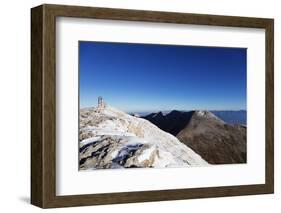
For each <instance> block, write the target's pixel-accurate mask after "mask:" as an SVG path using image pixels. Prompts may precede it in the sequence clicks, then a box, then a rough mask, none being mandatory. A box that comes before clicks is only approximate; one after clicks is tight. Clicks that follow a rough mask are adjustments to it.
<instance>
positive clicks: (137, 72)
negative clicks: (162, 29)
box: [79, 41, 247, 112]
mask: <svg viewBox="0 0 281 213" xmlns="http://www.w3.org/2000/svg"><path fill="white" fill-rule="evenodd" d="M246 58H247V50H246V49H245V48H222V47H198V46H176V45H156V44H129V43H111V42H86V41H80V42H79V79H80V80H79V81H80V82H79V84H80V88H79V89H80V107H81V108H84V107H91V106H96V105H97V97H98V96H102V97H103V99H104V101H105V102H106V103H108V104H109V105H111V106H113V107H116V108H118V109H120V110H123V111H126V112H153V111H154V112H155V111H165V110H166V111H168V110H173V109H177V110H193V109H205V110H242V109H246V64H247V61H246Z"/></svg>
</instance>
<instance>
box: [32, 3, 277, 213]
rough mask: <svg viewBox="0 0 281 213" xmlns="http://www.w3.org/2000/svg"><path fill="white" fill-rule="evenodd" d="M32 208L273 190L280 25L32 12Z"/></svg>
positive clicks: (48, 8) (83, 10)
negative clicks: (277, 30)
mask: <svg viewBox="0 0 281 213" xmlns="http://www.w3.org/2000/svg"><path fill="white" fill-rule="evenodd" d="M31 26H32V29H31V45H32V46H31V78H32V79H31V84H32V85H31V87H32V89H31V96H32V97H31V110H32V117H31V123H32V126H31V129H32V130H31V136H32V137H31V203H32V204H34V205H36V206H39V207H42V208H52V207H66V206H79V205H98V204H113V203H129V202H146V201H161V200H177V199H189V198H206V197H218V196H237V195H252V194H266V193H273V191H274V150H273V149H274V146H273V145H274V143H273V141H274V138H273V135H274V134H273V132H274V125H273V124H274V100H273V93H274V89H273V88H274V85H273V83H274V80H273V77H274V74H273V70H274V64H273V62H274V61H273V58H274V57H273V54H274V43H273V41H274V40H273V37H274V36H273V34H274V33H273V29H274V23H273V19H265V18H249V17H233V16H216V15H200V14H186V13H170V12H156V11H139V10H125V9H110V8H93V7H78V6H65V5H41V6H38V7H35V8H32V10H31Z"/></svg>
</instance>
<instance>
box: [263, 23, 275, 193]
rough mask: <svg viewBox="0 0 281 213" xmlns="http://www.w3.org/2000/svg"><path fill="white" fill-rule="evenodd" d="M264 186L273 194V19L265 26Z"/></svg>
mask: <svg viewBox="0 0 281 213" xmlns="http://www.w3.org/2000/svg"><path fill="white" fill-rule="evenodd" d="M265 34H266V138H265V140H266V185H267V190H268V192H269V193H274V19H270V20H268V24H267V26H266V33H265Z"/></svg>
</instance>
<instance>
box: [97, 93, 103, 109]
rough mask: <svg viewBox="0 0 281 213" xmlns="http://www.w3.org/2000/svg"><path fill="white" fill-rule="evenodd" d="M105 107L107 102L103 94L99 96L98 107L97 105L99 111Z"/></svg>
mask: <svg viewBox="0 0 281 213" xmlns="http://www.w3.org/2000/svg"><path fill="white" fill-rule="evenodd" d="M104 108H105V103H104V101H103V98H102V97H101V96H99V97H98V107H97V111H98V112H100V111H101V110H103V109H104Z"/></svg>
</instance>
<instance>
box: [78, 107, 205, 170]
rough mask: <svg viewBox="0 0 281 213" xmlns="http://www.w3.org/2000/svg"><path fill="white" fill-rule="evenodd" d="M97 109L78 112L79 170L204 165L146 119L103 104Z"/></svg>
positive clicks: (198, 157) (180, 144) (199, 158)
mask: <svg viewBox="0 0 281 213" xmlns="http://www.w3.org/2000/svg"><path fill="white" fill-rule="evenodd" d="M100 103H101V102H100ZM100 106H101V105H99V107H97V108H85V109H81V110H80V136H79V137H80V138H79V139H80V145H79V146H80V149H79V151H80V163H79V164H80V169H81V170H87V169H104V168H132V167H142V168H145V167H154V168H163V167H189V166H203V165H208V163H207V162H206V161H205V160H203V159H202V158H201V156H200V155H198V154H197V153H196V152H194V151H193V150H192V149H191V148H189V147H188V146H187V145H185V144H183V143H181V142H180V141H179V140H178V139H177V138H176V137H175V136H173V135H172V134H169V133H167V132H165V131H163V130H161V129H160V128H158V127H157V126H156V125H154V124H152V123H151V122H149V121H148V120H145V119H143V118H138V117H134V116H131V115H129V114H126V113H124V112H122V111H120V110H117V109H115V108H113V107H111V106H109V105H107V104H102V107H100ZM161 114H162V113H160V114H159V115H157V116H155V117H156V118H157V117H161V116H163V114H162V115H161Z"/></svg>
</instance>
